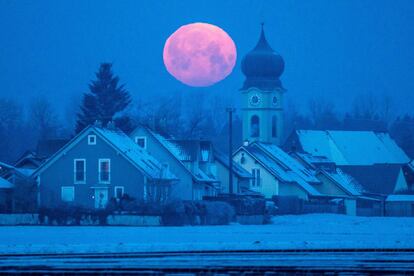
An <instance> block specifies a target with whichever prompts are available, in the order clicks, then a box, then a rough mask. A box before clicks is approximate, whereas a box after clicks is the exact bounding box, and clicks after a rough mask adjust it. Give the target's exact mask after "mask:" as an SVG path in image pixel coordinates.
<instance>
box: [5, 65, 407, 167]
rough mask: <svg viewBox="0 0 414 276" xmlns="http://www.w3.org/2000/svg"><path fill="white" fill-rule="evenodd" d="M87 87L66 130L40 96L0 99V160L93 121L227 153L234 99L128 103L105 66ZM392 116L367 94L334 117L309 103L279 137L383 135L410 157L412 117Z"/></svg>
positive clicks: (327, 108)
mask: <svg viewBox="0 0 414 276" xmlns="http://www.w3.org/2000/svg"><path fill="white" fill-rule="evenodd" d="M88 88H89V89H88V91H87V92H85V93H84V94H83V96H82V99H81V101H80V102H79V103H75V104H74V107H73V108H72V107H71V108H69V109H68V114H67V115H68V116H69V117H72V118H73V122H70V123H69V122H66V123H64V122H63V121H62V120H61V118H59V116H58V113H57V111H56V109H55V106H54V105H53V103H51V102H50V101H49V99H48V98H46V97H38V98H36V99H33V100H32V101H31V102H30V104H29V105H28V106H26V107H24V106H23V105H21V104H20V103H18V102H16V101H13V100H10V99H6V98H0V141H1V143H0V161H3V162H13V161H14V160H15V159H16V158H18V157H19V155H20V154H22V153H23V152H24V151H25V150H36V146H37V144H38V142H39V141H41V140H48V139H58V138H64V139H69V138H71V137H73V135H75V134H76V133H78V132H80V131H81V130H82V129H83V128H84V127H86V126H88V125H89V124H93V123H94V122H95V121H100V122H101V123H102V124H103V125H106V124H108V123H109V122H110V121H112V122H114V124H115V125H116V126H117V127H118V128H120V129H122V130H123V131H125V132H127V133H128V132H130V131H131V130H132V129H133V128H135V127H136V126H137V125H139V124H141V125H144V126H147V127H149V128H151V129H153V130H155V131H157V132H159V133H161V134H163V135H165V136H173V137H176V138H184V139H191V138H197V139H198V138H202V139H209V140H212V141H213V142H214V143H215V144H216V146H217V147H218V148H221V149H222V150H224V151H226V150H228V147H227V136H228V131H227V114H226V111H225V110H226V107H228V106H235V105H236V102H235V101H236V99H238V98H239V97H238V96H239V95H238V93H233V94H230V95H226V93H220V91H216V92H211V91H209V92H207V93H206V92H205V91H193V92H192V93H191V94H189V93H182V91H169V92H168V94H167V93H162V92H161V91H153V92H154V93H158V94H155V95H151V96H149V95H141V97H139V98H137V99H136V100H135V101H133V100H132V97H131V95H130V93H129V91H128V90H127V89H126V86H125V85H124V84H121V83H120V79H119V77H118V76H116V75H115V74H114V73H113V70H112V64H110V63H103V64H101V65H100V67H99V69H98V71H97V72H96V76H95V79H94V80H92V81H91V82H90V83H89V87H88ZM67 104H68V105H70V104H71V103H67ZM302 109H303V108H302ZM394 114H395V112H393V109H392V101H391V99H390V98H387V97H384V98H381V100H378V99H377V98H376V97H374V96H373V95H370V94H367V95H362V96H360V97H358V98H356V100H355V101H354V103H353V104H352V107H351V109H350V110H349V111H347V112H342V113H341V112H339V111H338V109H337V108H336V106H335V105H334V104H333V103H332V102H331V101H327V100H323V99H318V98H315V99H312V100H310V101H309V103H308V105H307V107H306V109H305V110H299V109H297V108H296V107H295V106H294V105H293V104H288V105H287V106H285V112H284V116H285V124H284V127H285V130H284V134H285V136H287V135H288V134H290V133H291V131H292V130H293V129H321V130H323V129H331V130H373V131H389V132H390V134H391V136H392V137H393V138H394V139H395V140H396V141H397V143H398V144H399V145H400V146H401V147H402V148H403V149H404V150H405V151H406V153H407V154H408V155H409V156H410V157H414V116H412V115H411V114H405V115H401V116H395V115H394ZM233 126H234V129H233V135H234V145H240V144H241V143H242V141H241V139H242V138H241V127H242V122H241V119H240V117H239V116H237V114H236V116H235V117H234V123H233ZM285 138H286V137H285Z"/></svg>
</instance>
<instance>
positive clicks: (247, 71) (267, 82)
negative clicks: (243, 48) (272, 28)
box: [242, 23, 285, 90]
mask: <svg viewBox="0 0 414 276" xmlns="http://www.w3.org/2000/svg"><path fill="white" fill-rule="evenodd" d="M263 25H264V24H263V23H262V28H261V32H260V38H259V41H258V42H257V44H256V47H254V49H253V50H251V51H250V52H249V53H248V54H247V55H246V56H245V57H244V58H243V60H242V72H243V74H244V75H245V76H246V80H245V82H244V85H243V88H242V89H248V88H250V87H257V88H260V89H264V90H272V89H278V88H279V89H283V86H282V83H281V81H280V80H279V77H280V76H281V75H282V73H283V70H284V68H285V62H284V61H283V58H282V57H281V56H280V55H279V54H277V53H276V52H275V51H274V50H273V49H272V47H270V45H269V43H268V42H267V40H266V36H265V32H264V26H263Z"/></svg>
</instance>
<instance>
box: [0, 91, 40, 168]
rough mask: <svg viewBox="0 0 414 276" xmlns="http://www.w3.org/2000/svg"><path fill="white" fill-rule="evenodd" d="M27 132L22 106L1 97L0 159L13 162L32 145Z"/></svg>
mask: <svg viewBox="0 0 414 276" xmlns="http://www.w3.org/2000/svg"><path fill="white" fill-rule="evenodd" d="M26 132H27V131H26V126H25V122H24V117H23V108H22V106H21V105H20V104H18V103H17V102H15V101H13V100H10V99H0V141H1V142H0V161H4V162H12V161H14V160H15V159H16V158H17V157H18V155H20V154H21V153H22V152H23V151H24V150H26V149H27V148H30V146H32V145H31V144H30V142H31V141H30V139H28V137H27V135H25V133H26ZM26 134H27V133H26Z"/></svg>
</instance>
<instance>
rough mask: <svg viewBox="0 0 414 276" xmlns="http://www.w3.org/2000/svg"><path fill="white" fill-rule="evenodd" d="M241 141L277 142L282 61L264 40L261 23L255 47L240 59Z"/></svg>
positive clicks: (279, 128) (281, 105)
mask: <svg viewBox="0 0 414 276" xmlns="http://www.w3.org/2000/svg"><path fill="white" fill-rule="evenodd" d="M241 66H242V72H243V74H244V75H245V76H246V79H245V81H244V84H243V87H242V88H241V93H242V118H243V141H248V142H255V141H257V142H264V143H272V144H276V145H280V144H281V142H282V141H281V138H282V130H283V95H284V93H285V91H286V90H285V89H284V88H283V85H282V82H281V81H280V79H279V77H280V76H281V75H282V73H283V70H284V67H285V63H284V61H283V58H282V57H281V56H280V55H279V54H277V53H276V52H275V51H274V50H273V49H272V48H271V47H270V45H269V43H268V42H267V40H266V37H265V34H264V30H263V25H262V31H261V34H260V38H259V41H258V43H257V45H256V47H255V48H254V49H253V50H252V51H250V52H249V53H248V54H247V55H246V56H245V57H244V58H243V60H242V65H241Z"/></svg>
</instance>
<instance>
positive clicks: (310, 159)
mask: <svg viewBox="0 0 414 276" xmlns="http://www.w3.org/2000/svg"><path fill="white" fill-rule="evenodd" d="M294 154H297V155H298V156H299V157H300V158H302V159H303V160H304V161H305V162H306V163H308V164H315V165H319V164H326V163H331V164H333V162H332V161H331V160H329V159H328V158H327V157H326V156H315V155H312V154H309V153H301V152H295V153H294Z"/></svg>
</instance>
